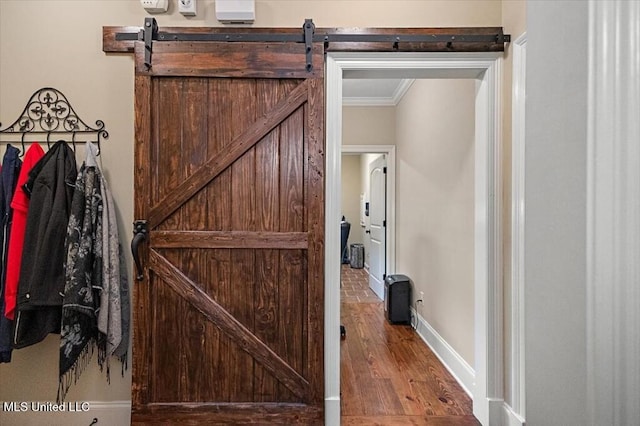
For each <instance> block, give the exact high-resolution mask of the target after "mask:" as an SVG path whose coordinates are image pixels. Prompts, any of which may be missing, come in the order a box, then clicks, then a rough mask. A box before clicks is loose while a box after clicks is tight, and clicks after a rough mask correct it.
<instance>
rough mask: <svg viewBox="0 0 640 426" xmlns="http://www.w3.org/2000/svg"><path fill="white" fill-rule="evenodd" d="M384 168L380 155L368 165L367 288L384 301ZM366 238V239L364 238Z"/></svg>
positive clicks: (383, 159)
mask: <svg viewBox="0 0 640 426" xmlns="http://www.w3.org/2000/svg"><path fill="white" fill-rule="evenodd" d="M386 166H387V160H386V159H385V158H384V155H381V156H380V157H378V158H377V159H375V160H374V161H372V162H371V163H370V164H369V182H370V185H369V233H368V234H367V235H368V238H369V239H370V242H369V287H370V288H371V290H373V292H374V293H375V294H376V295H377V296H378V297H379V298H380V299H383V300H384V277H385V274H386V273H387V263H386V258H385V257H386V256H385V251H386V241H387V236H386V232H387V226H386V225H387V224H386V222H387V209H386V198H387V197H386V193H387V191H386V186H387V179H386ZM365 238H367V237H365Z"/></svg>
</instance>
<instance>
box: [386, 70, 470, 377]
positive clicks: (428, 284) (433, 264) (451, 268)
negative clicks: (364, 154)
mask: <svg viewBox="0 0 640 426" xmlns="http://www.w3.org/2000/svg"><path fill="white" fill-rule="evenodd" d="M396 113H397V114H396V123H397V130H396V135H397V137H396V146H397V158H398V164H397V176H396V197H397V198H396V226H397V228H396V230H397V231H396V232H397V237H396V250H397V255H396V258H397V272H398V273H402V274H406V275H408V276H409V277H410V278H411V279H412V280H413V283H414V287H413V289H414V294H413V298H414V300H415V299H416V298H417V296H418V295H419V292H420V291H424V303H423V304H422V305H418V313H419V314H420V315H421V316H422V317H423V318H424V319H425V320H426V321H427V322H428V323H429V324H430V325H431V326H432V327H433V328H434V329H435V330H436V331H437V332H438V333H439V334H440V335H441V336H442V337H443V338H444V339H445V340H446V341H447V342H448V343H449V344H450V345H451V346H452V347H453V348H454V349H455V350H456V351H457V352H458V353H459V354H460V355H461V356H462V357H463V358H464V359H465V361H467V363H469V364H470V365H473V359H474V358H473V345H474V339H473V325H474V304H473V303H474V297H473V296H474V275H473V271H474V268H473V262H474V256H473V253H474V243H473V242H474V219H473V218H474V137H475V135H474V132H475V120H474V117H475V82H474V81H473V80H416V82H415V83H414V84H413V86H412V87H411V89H409V91H408V92H407V94H406V95H405V97H404V98H403V99H402V101H401V102H400V104H398V107H397V110H396Z"/></svg>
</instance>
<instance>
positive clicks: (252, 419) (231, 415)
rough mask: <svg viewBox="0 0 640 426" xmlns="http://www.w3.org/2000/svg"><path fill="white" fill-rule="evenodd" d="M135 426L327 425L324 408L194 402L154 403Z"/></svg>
mask: <svg viewBox="0 0 640 426" xmlns="http://www.w3.org/2000/svg"><path fill="white" fill-rule="evenodd" d="M136 417H137V421H133V422H132V425H149V424H152V425H158V424H165V425H166V424H179V425H189V426H201V425H211V424H217V425H244V424H252V425H272V424H280V425H303V426H319V425H322V424H323V421H322V408H321V407H314V406H308V405H304V404H289V403H277V404H274V403H235V404H220V403H209V404H203V403H193V404H189V405H178V404H151V405H149V406H147V407H145V408H144V409H143V410H141V411H140V412H139V413H138V415H137V416H136Z"/></svg>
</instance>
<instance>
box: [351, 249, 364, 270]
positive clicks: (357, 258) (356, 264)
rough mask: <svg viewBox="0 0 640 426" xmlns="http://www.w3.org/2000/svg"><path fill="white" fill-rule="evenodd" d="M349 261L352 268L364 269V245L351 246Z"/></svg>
mask: <svg viewBox="0 0 640 426" xmlns="http://www.w3.org/2000/svg"><path fill="white" fill-rule="evenodd" d="M350 260H351V267H352V268H356V269H362V268H364V244H358V243H355V244H351V256H350Z"/></svg>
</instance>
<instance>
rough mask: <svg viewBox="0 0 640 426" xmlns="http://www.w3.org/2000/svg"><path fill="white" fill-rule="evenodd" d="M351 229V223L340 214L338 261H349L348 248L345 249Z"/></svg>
mask: <svg viewBox="0 0 640 426" xmlns="http://www.w3.org/2000/svg"><path fill="white" fill-rule="evenodd" d="M350 230H351V224H350V223H349V222H347V221H346V220H345V219H344V216H342V222H340V262H341V263H349V250H348V249H347V241H348V240H349V231H350Z"/></svg>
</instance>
